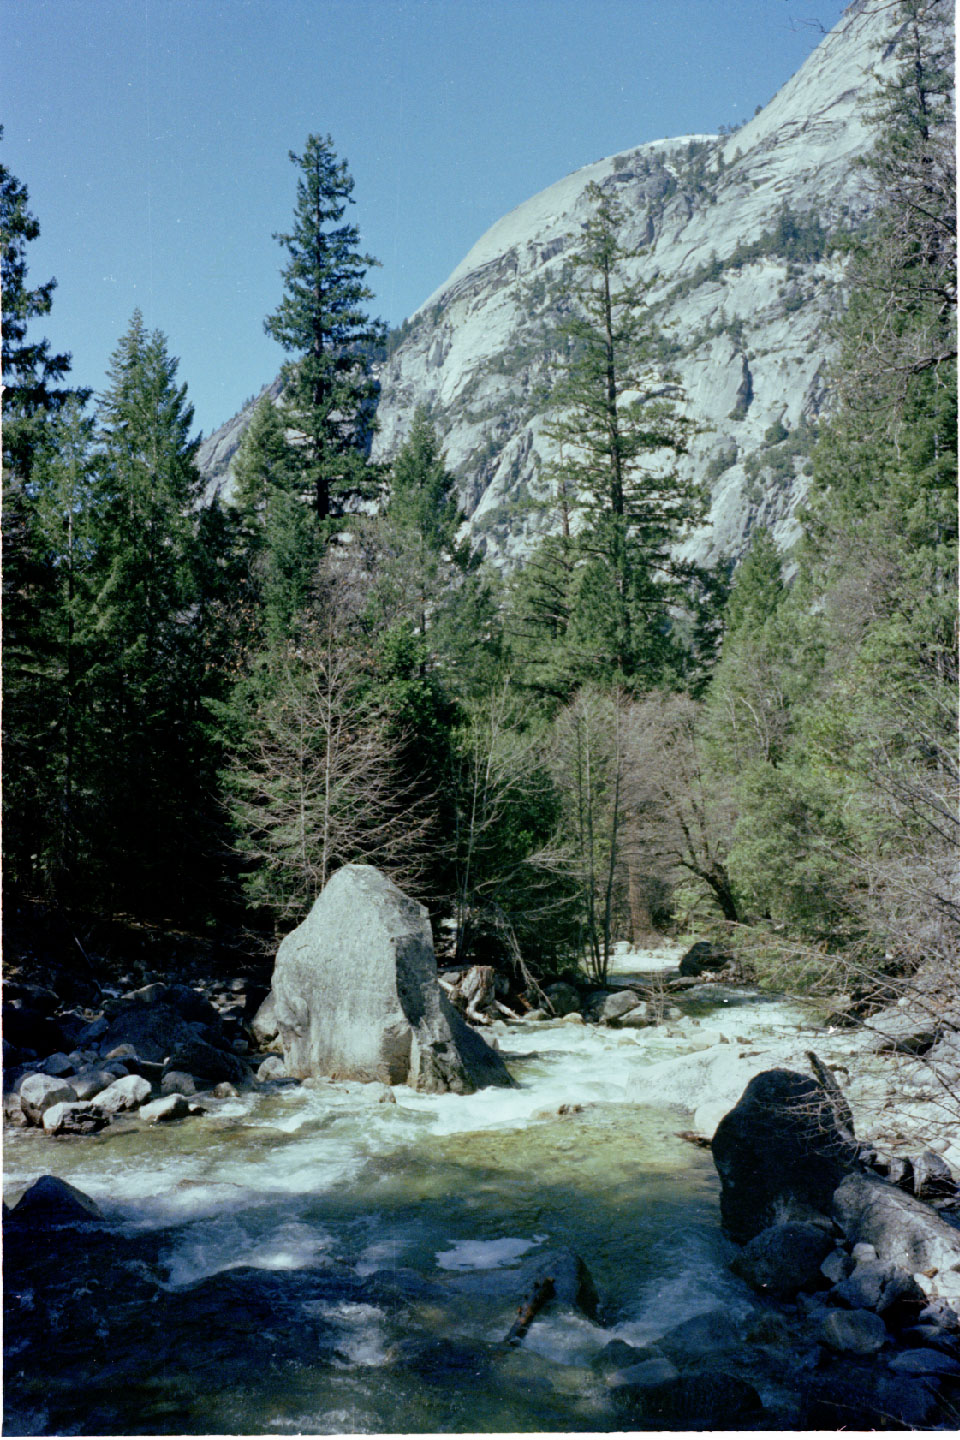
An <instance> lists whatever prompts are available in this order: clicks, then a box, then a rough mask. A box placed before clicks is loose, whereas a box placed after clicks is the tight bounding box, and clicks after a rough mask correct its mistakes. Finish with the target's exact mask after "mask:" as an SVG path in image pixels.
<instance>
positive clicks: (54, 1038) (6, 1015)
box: [3, 1003, 63, 1055]
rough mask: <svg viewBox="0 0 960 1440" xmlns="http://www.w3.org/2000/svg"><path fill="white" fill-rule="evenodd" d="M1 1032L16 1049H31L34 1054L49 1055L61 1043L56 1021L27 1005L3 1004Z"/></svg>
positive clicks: (58, 1047) (61, 1039)
mask: <svg viewBox="0 0 960 1440" xmlns="http://www.w3.org/2000/svg"><path fill="white" fill-rule="evenodd" d="M3 1033H4V1035H5V1036H6V1038H7V1040H9V1042H10V1044H11V1045H15V1046H16V1047H17V1049H18V1050H32V1051H33V1053H34V1054H35V1055H50V1054H52V1053H53V1052H54V1051H56V1050H59V1049H60V1047H61V1045H62V1044H63V1035H62V1034H61V1031H60V1026H59V1025H58V1024H57V1023H56V1021H55V1020H52V1019H51V1018H50V1017H49V1016H47V1015H41V1014H40V1012H39V1011H37V1010H34V1009H32V1008H31V1007H29V1006H27V1005H11V1004H7V1003H5V1004H4V1006H3Z"/></svg>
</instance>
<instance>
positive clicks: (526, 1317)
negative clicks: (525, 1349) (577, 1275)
mask: <svg viewBox="0 0 960 1440" xmlns="http://www.w3.org/2000/svg"><path fill="white" fill-rule="evenodd" d="M556 1293H557V1288H556V1284H555V1282H554V1279H553V1276H552V1275H545V1276H544V1277H543V1279H542V1280H538V1281H537V1282H536V1284H535V1285H534V1286H533V1289H532V1290H531V1292H530V1295H529V1297H528V1299H527V1300H525V1301H523V1302H522V1303H521V1304H520V1305H518V1306H517V1318H516V1320H514V1322H513V1324H512V1325H511V1326H510V1329H509V1330H508V1331H507V1335H506V1338H505V1340H504V1342H503V1343H504V1345H517V1344H519V1342H520V1341H521V1340H522V1339H523V1337H524V1335H526V1333H527V1331H528V1330H529V1329H530V1326H531V1325H532V1324H533V1322H534V1320H535V1319H536V1318H537V1316H538V1315H539V1314H540V1311H541V1310H542V1309H543V1307H544V1305H546V1304H547V1303H548V1302H549V1301H550V1300H552V1299H553V1297H554V1296H555V1295H556Z"/></svg>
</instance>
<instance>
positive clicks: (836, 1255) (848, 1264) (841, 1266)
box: [820, 1249, 854, 1285]
mask: <svg viewBox="0 0 960 1440" xmlns="http://www.w3.org/2000/svg"><path fill="white" fill-rule="evenodd" d="M853 1265H854V1260H853V1256H852V1255H848V1254H847V1252H846V1250H840V1249H836V1250H831V1252H830V1254H829V1255H828V1256H827V1258H826V1259H825V1260H824V1262H823V1264H822V1265H821V1266H820V1274H821V1275H822V1276H823V1277H824V1279H825V1280H829V1281H830V1284H831V1285H839V1283H840V1281H841V1280H846V1278H847V1276H848V1275H849V1274H850V1272H851V1270H852V1269H853Z"/></svg>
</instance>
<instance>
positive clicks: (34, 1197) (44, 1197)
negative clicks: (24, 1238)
mask: <svg viewBox="0 0 960 1440" xmlns="http://www.w3.org/2000/svg"><path fill="white" fill-rule="evenodd" d="M10 1214H11V1218H12V1219H14V1220H16V1221H17V1222H18V1223H21V1224H27V1225H37V1226H45V1225H76V1224H78V1223H86V1222H88V1221H90V1220H100V1219H101V1218H102V1217H101V1214H100V1207H99V1206H98V1205H97V1204H96V1202H95V1201H93V1200H91V1199H90V1196H89V1195H84V1193H83V1191H82V1190H77V1189H76V1187H75V1186H73V1185H70V1184H68V1183H67V1181H66V1180H60V1179H58V1177H57V1176H56V1175H41V1176H40V1178H39V1180H35V1181H34V1182H33V1184H32V1185H31V1186H30V1188H29V1189H28V1190H25V1191H24V1192H23V1194H22V1195H21V1196H20V1199H19V1200H18V1201H17V1203H16V1205H14V1207H13V1209H12V1210H11V1212H10Z"/></svg>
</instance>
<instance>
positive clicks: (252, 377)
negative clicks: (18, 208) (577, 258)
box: [0, 0, 845, 433]
mask: <svg viewBox="0 0 960 1440" xmlns="http://www.w3.org/2000/svg"><path fill="white" fill-rule="evenodd" d="M844 8H845V7H844V4H843V3H841V0H0V93H2V97H3V104H2V114H0V120H2V123H3V124H4V127H5V133H4V139H3V142H2V145H0V159H2V161H3V163H4V164H5V165H6V166H7V167H8V168H9V169H10V170H12V171H13V173H14V174H15V175H16V176H17V177H18V178H19V179H20V180H21V181H23V182H24V183H25V184H26V186H27V188H28V190H29V193H30V204H31V208H32V210H33V211H34V213H35V214H36V215H37V217H38V219H39V221H40V226H41V236H40V239H39V240H38V241H36V242H35V243H34V245H33V246H31V248H30V252H29V259H30V278H31V280H32V281H33V282H34V283H40V282H41V281H43V280H46V279H48V278H49V277H50V276H51V275H55V276H56V277H57V279H58V282H59V285H58V289H57V291H56V293H55V296H54V308H53V311H52V313H51V315H50V316H49V317H47V320H46V322H45V323H44V324H43V325H42V326H38V330H40V331H41V333H44V334H46V335H47V336H48V338H49V339H50V340H51V342H52V344H53V345H54V346H55V347H56V348H57V349H63V350H68V351H71V352H72V354H73V360H74V378H75V379H76V381H77V382H78V383H83V384H88V385H92V386H93V387H94V389H97V390H99V389H100V388H101V387H102V386H103V383H104V373H105V369H106V366H107V363H108V359H109V356H110V353H111V351H112V350H113V349H114V347H115V345H116V342H117V340H118V338H119V337H120V335H121V334H122V333H123V331H124V330H125V329H126V327H127V325H128V323H129V319H130V316H131V314H132V313H133V310H134V309H135V308H136V307H139V308H140V309H141V310H142V311H143V314H144V318H145V320H146V323H147V324H148V326H150V327H151V328H159V329H161V330H163V331H164V332H165V333H166V335H167V337H168V340H169V345H170V349H171V352H172V353H173V354H175V355H178V356H179V357H180V360H181V366H180V378H181V380H186V382H187V384H188V386H189V392H190V397H191V399H192V401H193V403H194V405H195V407H196V419H197V424H198V426H200V427H202V428H203V430H204V431H205V432H206V433H209V432H210V431H211V430H213V429H215V428H216V427H217V426H218V425H219V424H221V423H222V422H223V421H224V420H226V419H228V418H229V416H230V415H232V414H233V413H234V412H235V411H236V410H237V409H238V408H239V407H240V405H241V404H242V402H243V401H244V400H245V399H246V398H247V397H248V396H249V395H251V394H254V393H256V392H257V391H258V390H259V389H260V388H261V386H262V385H264V384H266V383H267V382H268V381H269V380H270V379H272V378H273V376H274V375H275V374H276V372H277V370H278V369H279V367H280V364H281V362H282V360H283V358H284V356H283V353H282V351H281V350H280V349H279V347H278V346H277V345H276V343H275V342H274V341H273V340H271V339H269V338H268V337H267V336H266V335H265V334H264V331H263V318H264V316H265V315H266V314H268V313H269V312H270V311H271V310H272V309H273V308H274V307H275V306H276V304H277V302H278V300H279V298H280V293H281V282H280V274H279V271H280V265H281V263H282V259H283V253H282V251H281V249H280V247H279V246H278V245H277V244H276V242H275V241H274V240H273V239H272V238H271V237H272V235H273V233H274V232H275V231H278V230H284V229H286V228H287V227H288V225H289V222H290V219H291V215H292V210H293V200H294V188H295V181H296V174H295V170H294V167H293V166H292V165H291V164H290V162H289V160H288V159H287V153H288V151H289V150H291V149H292V150H299V149H300V148H301V147H302V144H303V141H304V140H305V138H306V136H307V135H308V134H309V133H310V132H311V131H316V132H319V133H321V134H327V133H329V134H330V135H331V137H332V139H333V143H334V146H335V148H336V150H337V153H338V154H339V155H340V157H341V158H344V159H346V160H347V162H348V164H349V166H350V170H351V173H352V174H353V177H354V179H355V181H356V188H355V190H354V199H355V201H356V204H355V205H354V206H353V207H352V212H351V213H352V218H353V219H354V220H355V221H356V222H357V223H358V224H359V226H360V228H361V232H362V237H363V246H364V248H365V249H366V250H367V251H369V252H370V253H371V254H373V255H375V256H377V257H378V259H379V260H380V261H381V263H382V268H380V269H378V270H376V271H374V272H373V273H372V275H371V283H372V286H373V288H374V290H375V291H376V294H377V299H376V301H375V302H374V303H373V305H372V306H371V310H372V311H373V312H374V313H376V314H379V315H380V316H381V317H382V318H384V319H386V320H388V321H389V322H390V323H392V324H398V323H399V322H400V321H401V320H402V319H403V317H404V316H405V315H408V314H411V313H412V312H413V311H414V310H415V309H416V308H417V306H418V305H420V304H421V303H422V302H423V301H424V300H425V299H426V298H427V296H428V295H429V294H430V292H431V291H432V290H434V289H435V288H436V287H437V286H438V285H439V284H441V283H442V282H443V280H444V279H445V278H446V276H447V275H448V274H449V273H450V271H451V270H452V269H453V268H454V266H455V265H456V264H457V263H458V261H459V260H460V259H461V258H462V257H463V255H464V254H465V253H466V251H467V250H468V249H469V248H470V246H471V245H472V244H473V242H474V241H475V240H476V239H478V238H479V236H480V235H481V234H482V233H483V231H484V230H486V229H487V227H488V226H489V225H491V224H493V222H494V221H495V220H497V219H499V218H500V216H501V215H503V214H505V213H506V212H507V211H508V210H511V209H512V208H513V207H514V206H515V205H518V204H520V202H521V201H523V200H525V199H527V198H529V196H531V195H533V194H535V193H536V192H537V191H538V190H542V189H543V188H544V187H545V186H547V185H550V184H552V183H553V182H554V181H555V180H559V179H561V178H562V177H563V176H564V175H566V174H569V173H570V171H572V170H575V169H577V168H578V167H579V166H581V165H586V164H589V163H590V162H591V161H593V160H598V159H600V158H602V157H603V156H605V155H612V154H615V153H617V152H618V151H620V150H625V149H627V148H629V147H631V146H633V145H638V144H640V143H642V142H643V141H646V140H654V139H658V138H660V137H662V136H667V135H682V134H688V133H692V132H702V131H714V130H716V129H717V128H718V127H719V126H720V125H722V124H726V125H729V124H734V123H736V122H738V121H740V120H743V119H746V118H748V117H749V116H751V115H752V114H753V112H754V110H755V108H756V107H757V105H763V104H765V103H766V102H767V101H768V100H769V99H770V98H771V97H772V96H773V95H774V93H775V92H776V91H777V89H778V88H779V87H780V86H781V85H782V84H783V83H784V82H785V81H786V80H787V79H789V77H790V76H791V75H792V74H793V73H794V72H795V71H796V70H797V69H798V68H799V66H800V65H801V64H802V63H803V61H804V60H805V59H806V57H807V55H808V54H809V53H810V52H811V51H812V50H813V49H814V48H815V46H816V45H817V44H818V42H819V40H820V39H821V38H822V29H821V27H826V28H827V29H829V28H830V27H831V26H832V25H834V24H835V23H836V21H837V20H838V19H839V17H840V15H841V14H842V12H843V9H844Z"/></svg>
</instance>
